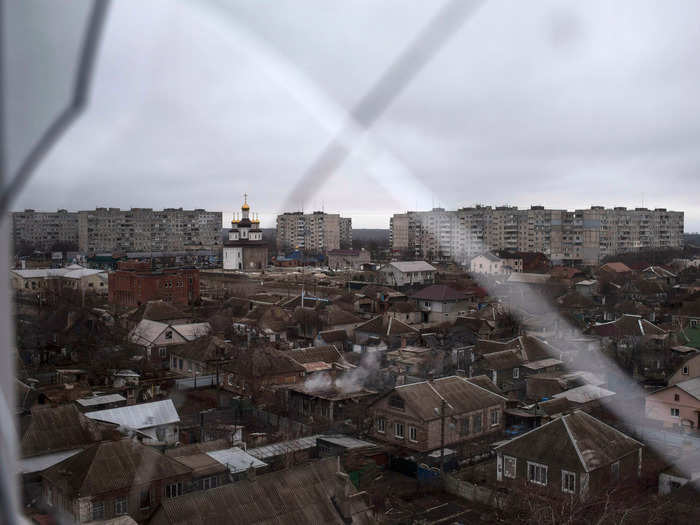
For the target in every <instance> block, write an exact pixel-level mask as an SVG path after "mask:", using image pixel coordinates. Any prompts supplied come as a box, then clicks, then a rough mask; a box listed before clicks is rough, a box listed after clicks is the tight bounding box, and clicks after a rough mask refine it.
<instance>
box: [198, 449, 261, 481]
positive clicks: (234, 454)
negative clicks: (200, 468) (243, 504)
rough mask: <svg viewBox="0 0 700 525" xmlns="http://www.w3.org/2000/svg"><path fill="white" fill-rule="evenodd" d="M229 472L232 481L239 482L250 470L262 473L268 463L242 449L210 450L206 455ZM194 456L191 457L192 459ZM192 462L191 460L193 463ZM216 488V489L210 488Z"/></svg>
mask: <svg viewBox="0 0 700 525" xmlns="http://www.w3.org/2000/svg"><path fill="white" fill-rule="evenodd" d="M204 455H205V456H207V457H208V458H209V459H213V460H214V461H216V462H218V463H219V464H220V465H222V466H223V467H224V468H225V469H227V470H228V473H229V479H230V480H231V481H239V480H241V479H243V478H244V477H246V474H248V473H249V470H250V469H253V470H255V471H256V472H262V471H263V470H264V469H265V468H266V467H267V463H265V462H263V461H260V460H259V459H258V458H256V457H254V456H251V455H250V454H248V453H247V452H246V451H245V450H243V449H242V448H240V447H226V448H224V449H220V450H210V451H208V452H206V453H205V454H204ZM192 457H193V456H190V458H192ZM191 461H192V460H190V462H191ZM209 488H214V487H209Z"/></svg>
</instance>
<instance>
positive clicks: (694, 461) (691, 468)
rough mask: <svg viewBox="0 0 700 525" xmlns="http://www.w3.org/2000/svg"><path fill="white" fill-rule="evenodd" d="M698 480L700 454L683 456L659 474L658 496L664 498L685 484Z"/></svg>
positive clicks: (699, 476) (696, 452)
mask: <svg viewBox="0 0 700 525" xmlns="http://www.w3.org/2000/svg"><path fill="white" fill-rule="evenodd" d="M698 479H700V452H698V451H694V452H690V453H688V454H683V455H682V456H681V457H680V458H679V459H678V460H676V461H674V462H673V464H672V465H670V466H669V467H667V468H666V469H664V470H663V471H662V472H661V473H659V495H660V496H665V495H667V494H670V493H671V492H673V491H676V490H678V489H680V488H681V487H682V486H684V485H686V484H687V483H690V482H693V481H696V480H698Z"/></svg>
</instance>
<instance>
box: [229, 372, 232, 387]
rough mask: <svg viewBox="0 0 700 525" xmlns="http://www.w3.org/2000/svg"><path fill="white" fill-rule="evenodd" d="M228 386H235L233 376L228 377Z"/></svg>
mask: <svg viewBox="0 0 700 525" xmlns="http://www.w3.org/2000/svg"><path fill="white" fill-rule="evenodd" d="M228 386H233V374H229V375H228Z"/></svg>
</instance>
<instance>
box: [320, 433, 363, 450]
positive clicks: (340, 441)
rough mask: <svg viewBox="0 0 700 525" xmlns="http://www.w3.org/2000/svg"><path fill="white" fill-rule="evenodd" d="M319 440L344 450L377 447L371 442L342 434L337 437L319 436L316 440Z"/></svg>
mask: <svg viewBox="0 0 700 525" xmlns="http://www.w3.org/2000/svg"><path fill="white" fill-rule="evenodd" d="M319 439H321V440H323V441H327V442H328V443H332V444H333V445H336V446H339V447H343V448H362V447H375V446H376V445H375V444H374V443H370V442H369V441H363V440H361V439H356V438H354V437H351V436H345V435H342V434H341V435H336V436H318V438H316V441H317V442H318V440H319Z"/></svg>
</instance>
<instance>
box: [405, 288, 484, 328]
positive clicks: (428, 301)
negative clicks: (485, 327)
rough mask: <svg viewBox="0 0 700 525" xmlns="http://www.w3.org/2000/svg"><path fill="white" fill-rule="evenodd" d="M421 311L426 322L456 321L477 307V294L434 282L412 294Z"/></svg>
mask: <svg viewBox="0 0 700 525" xmlns="http://www.w3.org/2000/svg"><path fill="white" fill-rule="evenodd" d="M411 299H412V300H414V301H415V302H416V306H418V309H419V310H420V311H421V315H422V319H421V321H422V322H424V323H429V322H432V323H443V322H446V321H452V322H453V321H455V319H456V318H457V316H464V315H466V314H467V313H468V312H470V311H471V310H472V309H476V296H473V295H470V294H467V293H464V292H461V291H458V290H454V289H453V288H450V287H449V286H446V285H444V284H433V285H431V286H428V287H427V288H423V289H422V290H420V291H418V292H416V293H414V294H413V295H411Z"/></svg>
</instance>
